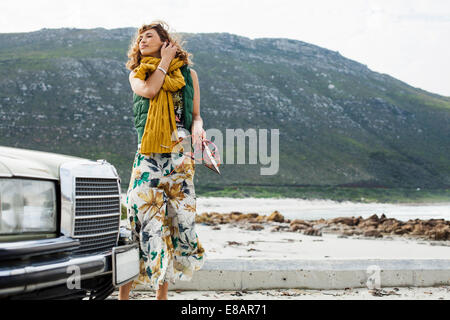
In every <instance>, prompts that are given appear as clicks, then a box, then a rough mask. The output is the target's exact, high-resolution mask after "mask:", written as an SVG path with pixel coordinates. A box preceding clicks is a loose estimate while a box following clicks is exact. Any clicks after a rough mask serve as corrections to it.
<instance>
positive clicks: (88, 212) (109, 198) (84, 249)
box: [73, 178, 121, 254]
mask: <svg viewBox="0 0 450 320" xmlns="http://www.w3.org/2000/svg"><path fill="white" fill-rule="evenodd" d="M120 211H121V210H120V192H119V184H118V180H117V179H101V178H75V222H74V234H73V238H75V239H79V240H80V243H81V246H80V248H79V249H77V250H76V251H75V253H80V254H85V253H96V252H103V251H107V250H110V249H111V248H112V247H114V246H116V245H117V238H118V234H119V226H120Z"/></svg>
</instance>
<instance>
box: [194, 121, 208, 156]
mask: <svg viewBox="0 0 450 320" xmlns="http://www.w3.org/2000/svg"><path fill="white" fill-rule="evenodd" d="M205 139H206V132H205V130H204V129H203V127H202V126H201V125H197V124H196V123H194V124H193V125H192V144H193V146H194V150H202V142H203V140H205Z"/></svg>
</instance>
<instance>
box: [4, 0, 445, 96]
mask: <svg viewBox="0 0 450 320" xmlns="http://www.w3.org/2000/svg"><path fill="white" fill-rule="evenodd" d="M154 19H163V20H165V21H167V22H168V23H169V24H170V25H171V27H172V29H173V30H174V31H178V32H229V33H233V34H237V35H241V36H245V37H249V38H251V39H254V38H261V37H264V38H272V37H276V38H289V39H296V40H301V41H305V42H308V43H312V44H315V45H318V46H321V47H324V48H327V49H330V50H334V51H339V53H340V54H341V55H343V56H345V57H347V58H350V59H353V60H356V61H358V62H360V63H363V64H366V65H367V66H368V67H369V68H370V69H371V70H373V71H377V72H381V73H387V74H389V75H391V76H393V77H395V78H397V79H399V80H402V81H404V82H406V83H408V84H410V85H412V86H414V87H419V88H422V89H424V90H427V91H430V92H433V93H438V94H441V95H445V96H450V58H449V57H450V41H449V39H450V1H449V0H340V1H336V0H309V1H305V0H297V1H294V0H289V1H288V0H276V1H275V0H271V1H268V0H255V1H245V0H226V1H225V0H222V1H218V0H196V1H193V0H159V1H151V0H139V1H136V0H126V1H125V0H122V1H116V0H72V1H63V0H28V1H27V0H14V1H7V0H2V1H1V2H0V32H2V33H6V32H27V31H35V30H39V29H41V28H61V27H71V28H96V27H104V28H107V29H112V28H119V27H139V26H140V25H141V24H143V23H149V22H151V21H152V20H154Z"/></svg>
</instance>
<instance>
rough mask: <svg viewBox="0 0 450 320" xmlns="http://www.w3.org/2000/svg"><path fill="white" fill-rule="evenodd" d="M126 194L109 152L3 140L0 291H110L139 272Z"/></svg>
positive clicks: (38, 295)
mask: <svg viewBox="0 0 450 320" xmlns="http://www.w3.org/2000/svg"><path fill="white" fill-rule="evenodd" d="M120 197H121V195H120V178H119V176H118V174H117V171H116V169H115V168H114V166H113V165H111V164H109V163H108V162H107V161H105V160H97V161H92V160H88V159H83V158H78V157H72V156H66V155H61V154H54V153H48V152H40V151H33V150H25V149H18V148H10V147H2V146H0V299H57V298H64V299H82V298H86V297H89V298H90V299H104V298H106V297H108V296H109V295H110V294H111V293H112V292H113V290H114V288H115V287H116V286H118V285H120V284H123V283H125V282H128V281H130V280H131V279H133V278H135V277H136V276H137V274H138V271H139V270H138V269H139V267H138V259H139V257H138V247H137V244H130V243H129V242H128V237H127V235H126V234H122V236H121V232H120V231H121V229H120V215H121V198H120ZM122 231H125V230H122Z"/></svg>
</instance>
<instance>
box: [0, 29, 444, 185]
mask: <svg viewBox="0 0 450 320" xmlns="http://www.w3.org/2000/svg"><path fill="white" fill-rule="evenodd" d="M134 32H135V29H134V28H123V29H113V30H106V29H102V28H98V29H90V30H80V29H42V30H40V31H37V32H29V33H14V34H0V145H6V146H15V147H20V148H30V149H36V150H44V151H51V152H58V153H63V154H71V155H77V156H82V157H87V158H91V159H100V158H103V159H107V160H108V161H110V162H111V163H113V164H114V165H115V166H116V167H117V168H118V171H119V174H120V176H121V178H122V183H123V184H122V187H123V189H126V188H127V186H128V182H129V178H130V174H131V165H132V162H133V158H134V154H135V152H136V143H137V135H136V133H135V130H134V125H133V113H132V92H131V89H130V86H129V83H128V72H129V71H128V70H127V69H126V68H125V62H126V60H127V57H126V52H127V49H128V46H129V44H130V41H131V38H132V36H133V34H134ZM181 35H182V36H183V39H184V40H185V48H186V49H187V50H188V51H190V52H192V53H193V61H194V63H195V64H194V66H193V68H194V69H195V70H196V71H197V73H198V75H199V80H200V89H201V114H202V117H203V120H204V128H205V129H210V128H216V129H219V130H220V131H221V132H222V133H223V135H224V137H225V130H226V129H238V128H240V129H243V130H244V131H245V130H247V129H255V130H256V131H258V130H259V129H268V130H269V131H270V129H279V143H280V145H279V151H280V152H279V170H278V173H277V174H275V175H261V174H260V170H261V168H262V167H268V166H269V165H262V164H261V163H260V162H259V161H258V164H230V163H223V165H222V166H221V171H222V175H221V176H219V175H216V174H214V173H212V172H210V171H209V170H208V169H207V168H205V167H203V166H200V165H198V166H197V168H198V170H197V172H196V176H195V180H196V185H198V186H199V187H202V186H203V187H205V186H231V185H270V186H272V185H273V186H275V185H277V186H280V185H296V186H300V185H302V186H325V185H328V186H329V185H335V186H336V185H340V186H369V187H414V188H416V187H421V188H424V187H425V188H448V187H449V186H450V161H449V155H450V129H449V128H450V97H444V96H440V95H437V94H433V93H430V92H426V91H424V90H421V89H419V88H414V87H412V86H410V85H408V84H406V83H404V82H402V81H399V80H397V79H395V78H393V77H391V76H389V75H387V74H380V73H377V72H374V71H372V70H370V69H368V68H367V66H365V65H363V64H360V63H358V62H356V61H353V60H350V59H347V58H345V57H343V56H341V55H340V54H339V53H338V52H335V51H330V50H327V49H325V48H321V47H318V46H315V45H312V44H309V43H305V42H302V41H297V40H290V39H273V38H261V39H255V40H250V39H248V38H245V37H241V36H236V35H232V34H228V33H208V34H181ZM268 138H269V141H270V134H269V137H268ZM224 146H225V141H224ZM248 147H250V146H249V143H247V148H248ZM268 149H269V152H270V146H269V147H268ZM227 151H228V153H233V152H236V150H235V149H233V148H228V149H227V148H226V147H224V148H223V149H222V150H221V152H222V159H225V157H226V153H227ZM258 160H259V159H258ZM246 161H247V163H248V161H249V160H248V157H247V160H246Z"/></svg>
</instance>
